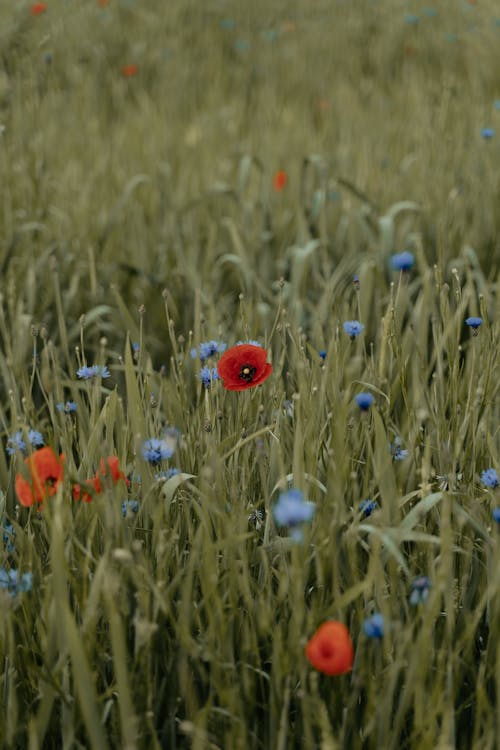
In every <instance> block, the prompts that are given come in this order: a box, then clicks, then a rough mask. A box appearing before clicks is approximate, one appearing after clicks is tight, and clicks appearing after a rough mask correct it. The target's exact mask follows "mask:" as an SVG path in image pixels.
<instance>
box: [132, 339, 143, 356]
mask: <svg viewBox="0 0 500 750" xmlns="http://www.w3.org/2000/svg"><path fill="white" fill-rule="evenodd" d="M140 348H141V345H140V344H139V342H138V341H133V342H132V351H133V352H135V353H136V354H137V352H138V351H139V350H140Z"/></svg>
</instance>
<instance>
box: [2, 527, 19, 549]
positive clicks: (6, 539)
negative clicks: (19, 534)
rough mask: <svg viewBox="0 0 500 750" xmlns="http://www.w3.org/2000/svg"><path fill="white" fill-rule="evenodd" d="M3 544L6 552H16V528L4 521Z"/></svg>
mask: <svg viewBox="0 0 500 750" xmlns="http://www.w3.org/2000/svg"><path fill="white" fill-rule="evenodd" d="M2 531H3V544H4V548H5V551H6V552H15V551H16V546H15V544H14V539H15V536H16V532H15V531H14V527H13V526H12V524H10V523H6V522H5V521H4V524H3V529H2Z"/></svg>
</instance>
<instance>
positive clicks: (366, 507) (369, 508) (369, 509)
mask: <svg viewBox="0 0 500 750" xmlns="http://www.w3.org/2000/svg"><path fill="white" fill-rule="evenodd" d="M377 508H378V503H377V501H376V500H370V499H369V498H368V499H367V500H362V501H361V502H360V504H359V510H360V511H361V513H363V515H364V516H365V518H368V516H371V514H372V513H373V512H374V511H375V510H377Z"/></svg>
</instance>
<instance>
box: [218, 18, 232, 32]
mask: <svg viewBox="0 0 500 750" xmlns="http://www.w3.org/2000/svg"><path fill="white" fill-rule="evenodd" d="M219 26H220V27H221V29H225V30H226V31H231V29H234V27H235V26H236V23H235V22H234V21H233V19H232V18H222V19H221V21H220V22H219Z"/></svg>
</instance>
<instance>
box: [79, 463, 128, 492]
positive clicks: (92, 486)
mask: <svg viewBox="0 0 500 750" xmlns="http://www.w3.org/2000/svg"><path fill="white" fill-rule="evenodd" d="M107 476H110V477H111V479H112V480H113V482H114V483H115V484H116V483H117V482H119V481H120V479H122V480H123V481H124V482H125V484H126V485H127V486H128V485H129V484H130V482H129V480H128V479H127V477H126V476H125V474H124V473H123V471H122V470H121V469H120V461H119V459H118V456H108V457H107V458H101V461H100V463H99V471H98V472H97V473H96V474H95V476H93V477H92V479H87V481H86V482H84V483H83V489H82V487H81V486H80V485H79V484H75V485H73V499H74V500H82V501H83V502H84V503H90V501H91V500H92V498H93V496H94V495H100V494H101V492H102V482H101V477H107ZM85 488H87V489H85Z"/></svg>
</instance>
